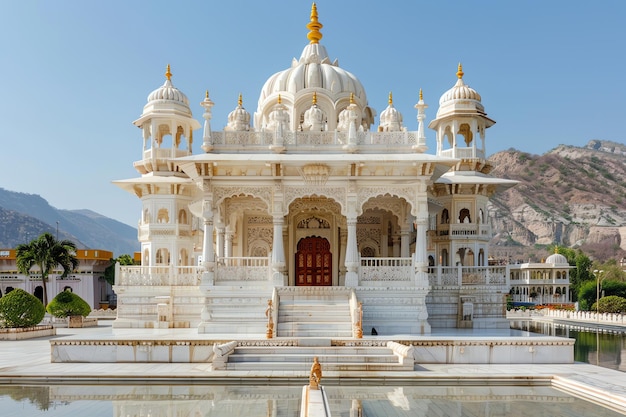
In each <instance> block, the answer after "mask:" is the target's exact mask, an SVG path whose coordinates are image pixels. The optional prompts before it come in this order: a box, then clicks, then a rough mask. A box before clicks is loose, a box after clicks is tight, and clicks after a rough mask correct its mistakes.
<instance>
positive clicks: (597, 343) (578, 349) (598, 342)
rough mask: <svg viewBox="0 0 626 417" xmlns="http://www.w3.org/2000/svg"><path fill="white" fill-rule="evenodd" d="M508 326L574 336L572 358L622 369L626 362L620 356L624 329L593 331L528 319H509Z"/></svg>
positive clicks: (625, 369) (625, 336)
mask: <svg viewBox="0 0 626 417" xmlns="http://www.w3.org/2000/svg"><path fill="white" fill-rule="evenodd" d="M511 328H512V329H518V330H526V331H529V332H533V333H541V334H545V335H550V336H561V337H568V338H571V339H575V340H576V343H575V344H574V360H575V361H577V362H585V363H590V364H592V365H598V366H602V367H603V368H609V369H614V370H617V371H622V372H626V364H623V363H622V356H624V357H625V358H626V333H624V332H606V331H604V332H603V331H600V332H597V331H595V329H594V328H591V327H583V326H574V325H566V324H561V323H547V322H538V321H532V320H511ZM598 347H599V348H598Z"/></svg>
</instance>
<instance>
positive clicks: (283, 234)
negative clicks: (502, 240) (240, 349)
mask: <svg viewBox="0 0 626 417" xmlns="http://www.w3.org/2000/svg"><path fill="white" fill-rule="evenodd" d="M306 27H307V29H308V34H307V38H308V44H306V45H305V46H304V49H303V50H302V53H301V54H300V57H299V58H298V59H294V60H293V61H292V63H291V65H290V66H289V67H288V68H286V69H284V70H281V71H279V72H277V73H275V74H273V75H271V76H270V77H269V78H268V79H267V81H266V82H265V84H264V85H263V86H262V87H261V91H260V95H259V100H258V105H257V108H256V110H255V111H254V113H252V114H251V113H249V112H248V111H247V110H246V109H245V108H244V107H243V103H242V99H241V97H240V98H239V102H238V105H237V107H236V108H235V109H234V110H233V111H232V112H231V113H230V114H229V115H228V120H227V125H226V127H225V128H224V129H223V131H216V130H213V129H212V127H211V122H212V108H213V106H214V105H215V103H213V101H212V100H211V98H210V97H209V93H208V92H207V93H206V96H205V98H204V100H203V101H202V102H201V103H200V106H201V108H202V109H203V113H202V118H203V119H204V124H203V126H202V124H201V123H200V122H199V121H198V120H196V119H195V118H194V117H193V114H192V107H191V106H190V104H189V100H188V98H187V96H186V95H185V94H184V93H183V92H181V91H180V90H178V89H177V88H176V87H175V86H174V82H173V76H172V73H171V71H170V67H169V66H168V67H167V71H166V73H165V82H164V84H163V85H162V86H161V87H159V88H157V89H156V90H154V91H153V92H152V93H150V95H149V96H148V100H147V103H146V104H145V106H144V107H143V112H142V114H141V116H140V117H139V118H138V119H137V120H135V121H134V124H135V125H136V126H137V127H138V128H139V129H140V131H141V136H139V135H138V139H139V137H141V139H142V141H141V143H142V144H143V148H142V149H141V152H140V153H139V155H138V157H139V158H138V160H137V161H135V162H134V167H135V168H136V170H137V171H138V173H139V176H138V177H136V178H131V179H125V180H119V181H115V184H116V185H117V186H119V187H121V188H123V189H125V190H127V191H128V192H131V193H133V194H134V195H136V196H137V197H138V198H139V199H140V200H141V204H142V212H141V216H140V220H139V225H138V238H139V241H140V243H141V265H138V266H123V267H118V269H117V274H116V285H115V287H114V289H115V292H116V293H117V297H118V307H117V319H116V320H115V322H114V327H116V328H152V327H158V328H196V329H197V331H198V333H199V334H214V335H217V334H233V335H237V334H240V335H243V334H247V335H250V334H256V335H261V336H266V337H268V338H280V337H307V336H308V337H360V335H361V334H366V335H369V334H380V335H394V334H395V335H398V334H406V335H419V334H429V333H430V332H431V330H432V329H436V328H440V329H451V328H481V329H493V328H508V326H509V323H508V321H506V319H505V307H506V295H507V294H508V292H509V281H508V280H509V270H508V266H506V265H504V266H489V265H488V261H487V260H488V259H489V245H488V244H489V240H490V238H491V234H492V233H491V232H492V231H491V227H490V224H489V218H488V213H487V207H488V203H489V198H490V197H491V196H492V195H493V194H494V193H497V192H501V191H502V190H505V189H507V188H509V187H511V186H513V185H515V183H516V182H515V181H511V180H506V179H499V178H494V177H492V176H491V175H489V172H490V171H491V170H492V168H493V166H492V165H491V163H490V162H489V161H488V160H487V158H486V155H487V151H486V141H487V140H486V139H487V129H488V128H489V127H491V126H492V125H493V124H494V123H495V122H494V121H493V120H492V119H490V118H489V117H488V116H487V113H486V111H485V108H484V106H483V104H482V102H481V96H480V94H479V93H478V92H477V91H476V90H474V89H472V88H471V87H470V86H469V85H467V84H466V82H465V80H464V73H463V69H462V67H461V65H460V64H459V65H458V70H457V73H456V77H454V74H453V73H452V71H451V77H450V83H451V84H452V86H451V88H450V89H449V90H448V91H446V92H444V93H443V94H442V95H441V98H440V100H439V107H438V109H437V113H436V116H435V118H434V119H432V120H430V122H429V123H428V127H429V128H430V129H432V130H433V131H434V133H433V134H434V135H435V137H436V144H437V146H436V149H435V150H434V153H427V146H426V126H425V123H427V121H426V119H427V117H426V109H427V107H428V106H427V104H426V103H425V101H424V99H423V95H422V92H421V91H419V93H418V92H415V95H416V96H419V100H418V102H417V104H415V111H416V113H415V114H416V121H415V122H412V123H411V122H409V123H406V122H405V119H404V117H403V115H402V113H401V112H400V110H398V109H396V108H395V107H394V104H393V97H392V95H391V93H390V94H389V98H388V103H387V107H386V108H385V109H384V110H382V111H381V112H380V115H379V116H378V120H376V116H377V112H376V111H375V110H374V109H373V108H372V107H370V104H369V102H368V98H367V95H366V90H365V87H364V86H363V85H362V84H361V82H360V81H359V79H358V78H357V76H356V75H354V74H353V73H351V72H348V71H347V70H345V69H343V68H341V67H339V65H338V61H337V60H333V59H332V58H331V56H330V55H329V53H328V52H327V50H326V47H325V46H324V45H323V44H322V43H321V40H322V31H321V29H322V24H321V23H320V22H319V20H318V13H317V8H316V6H315V4H313V7H312V10H311V14H310V22H309V23H308V25H307V26H306ZM303 37H304V36H303ZM209 83H210V80H209ZM200 129H201V130H200ZM196 131H199V133H201V145H200V146H199V148H200V149H198V150H193V149H192V144H193V143H194V141H193V139H194V132H196ZM195 136H196V138H197V137H198V136H199V134H196V135H195ZM197 142H198V140H197V139H196V143H197ZM137 143H138V144H139V140H138V141H137Z"/></svg>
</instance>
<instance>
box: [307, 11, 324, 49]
mask: <svg viewBox="0 0 626 417" xmlns="http://www.w3.org/2000/svg"><path fill="white" fill-rule="evenodd" d="M323 27H324V25H322V24H321V23H320V22H319V21H318V20H317V6H316V5H315V3H313V5H312V6H311V21H310V22H309V24H307V25H306V28H307V29H309V31H310V32H309V33H308V34H307V35H306V37H307V38H308V39H309V41H310V42H309V43H320V39H322V33H321V32H320V29H321V28H323Z"/></svg>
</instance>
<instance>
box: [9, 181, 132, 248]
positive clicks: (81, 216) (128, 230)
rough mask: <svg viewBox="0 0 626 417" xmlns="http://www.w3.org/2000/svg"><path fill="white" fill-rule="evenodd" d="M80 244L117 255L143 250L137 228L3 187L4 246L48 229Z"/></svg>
mask: <svg viewBox="0 0 626 417" xmlns="http://www.w3.org/2000/svg"><path fill="white" fill-rule="evenodd" d="M57 222H58V226H59V228H58V230H59V239H70V240H72V241H74V242H75V243H76V245H77V246H78V247H79V248H91V249H103V250H109V251H112V252H113V253H114V256H119V255H122V254H125V253H127V254H132V253H133V252H135V251H138V250H139V243H138V242H137V229H134V228H132V227H130V226H128V225H126V224H124V223H120V222H118V221H116V220H113V219H110V218H108V217H104V216H102V215H100V214H98V213H94V212H93V211H90V210H59V209H56V208H54V207H52V206H51V205H50V204H48V202H47V201H46V200H44V199H43V198H41V197H40V196H38V195H35V194H25V193H18V192H14V191H8V190H4V189H2V188H0V248H15V246H17V245H18V244H20V243H27V242H30V241H31V240H33V239H35V238H37V237H38V236H39V235H41V234H42V233H44V232H50V233H52V234H55V235H56V233H57Z"/></svg>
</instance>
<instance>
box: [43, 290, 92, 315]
mask: <svg viewBox="0 0 626 417" xmlns="http://www.w3.org/2000/svg"><path fill="white" fill-rule="evenodd" d="M47 310H48V313H50V314H52V315H53V316H54V317H68V316H83V317H87V316H88V315H89V313H91V307H89V304H87V302H86V301H85V300H83V299H82V298H80V296H78V295H76V294H74V293H73V292H71V291H61V292H60V293H58V294H57V295H56V297H54V298H53V299H52V301H50V303H48V308H47Z"/></svg>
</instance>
